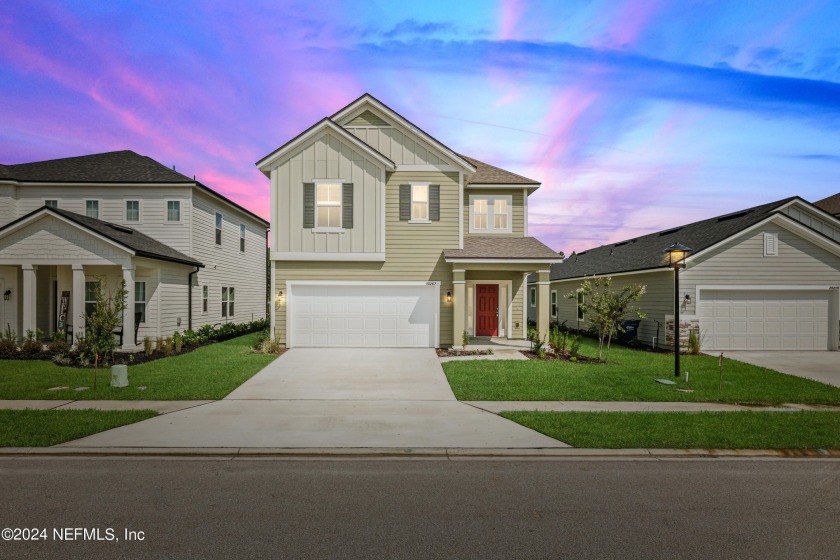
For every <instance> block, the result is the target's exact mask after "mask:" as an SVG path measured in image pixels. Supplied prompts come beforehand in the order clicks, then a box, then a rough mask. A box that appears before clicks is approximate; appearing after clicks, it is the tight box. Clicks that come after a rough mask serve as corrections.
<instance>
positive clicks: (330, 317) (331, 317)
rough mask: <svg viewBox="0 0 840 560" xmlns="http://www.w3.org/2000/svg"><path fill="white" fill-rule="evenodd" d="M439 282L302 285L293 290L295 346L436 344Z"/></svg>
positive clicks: (290, 305)
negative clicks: (437, 283)
mask: <svg viewBox="0 0 840 560" xmlns="http://www.w3.org/2000/svg"><path fill="white" fill-rule="evenodd" d="M438 292H439V289H438V286H436V285H433V284H432V285H426V284H425V283H410V284H409V283H404V284H403V283H385V282H383V283H378V284H373V283H368V284H353V285H344V284H342V285H329V284H328V285H324V284H297V283H294V284H292V285H291V286H290V288H289V299H288V314H289V320H290V324H289V325H288V336H289V338H290V339H291V342H290V346H293V347H294V346H321V347H340V346H343V347H348V346H349V347H369V348H384V347H422V348H428V347H434V346H436V345H437V324H438V309H439V303H438V302H439V298H438Z"/></svg>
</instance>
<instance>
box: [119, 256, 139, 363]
mask: <svg viewBox="0 0 840 560" xmlns="http://www.w3.org/2000/svg"><path fill="white" fill-rule="evenodd" d="M122 270H123V280H125V291H126V292H127V293H126V294H125V311H124V312H123V343H122V347H121V349H122V350H134V348H135V347H136V346H137V345H136V344H135V343H134V265H123V267H122Z"/></svg>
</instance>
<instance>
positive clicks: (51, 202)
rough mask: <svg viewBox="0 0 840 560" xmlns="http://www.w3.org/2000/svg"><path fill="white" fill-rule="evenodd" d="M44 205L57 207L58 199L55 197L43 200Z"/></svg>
mask: <svg viewBox="0 0 840 560" xmlns="http://www.w3.org/2000/svg"><path fill="white" fill-rule="evenodd" d="M44 206H46V207H47V208H58V201H57V200H56V199H54V198H53V199H47V200H45V201H44Z"/></svg>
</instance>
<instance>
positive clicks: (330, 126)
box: [256, 118, 396, 173]
mask: <svg viewBox="0 0 840 560" xmlns="http://www.w3.org/2000/svg"><path fill="white" fill-rule="evenodd" d="M327 131H329V132H333V133H334V134H336V135H338V136H340V137H341V138H343V139H344V140H346V141H347V142H349V143H351V144H353V145H355V146H356V147H358V148H359V149H360V150H362V151H363V152H365V153H366V154H367V155H369V156H370V157H372V158H374V159H375V160H377V161H378V162H380V163H381V164H382V165H384V166H385V168H386V169H388V170H390V171H394V170H395V169H396V164H394V162H393V161H391V160H390V159H388V158H387V157H385V156H384V155H382V154H381V153H379V152H377V151H376V150H374V149H373V148H372V147H371V146H369V145H367V144H365V143H364V142H362V141H361V140H360V139H359V138H357V137H356V136H355V135H354V134H351V133H349V132H347V131H346V130H345V129H343V128H342V127H340V126H338V125H337V124H336V123H335V122H333V121H332V120H330V119H329V118H325V119H323V120H321V121H320V122H318V123H316V124H315V125H313V126H311V127H310V128H309V129H308V130H306V131H304V132H303V133H301V134H299V135H298V136H297V137H295V138H293V139H292V140H290V141H289V142H287V143H286V144H283V145H282V146H280V147H279V148H277V149H276V150H274V151H273V152H271V153H270V154H268V155H267V156H265V157H264V158H262V159H261V160H259V161H258V162H257V163H256V166H257V168H258V169H259V170H260V171H262V172H263V173H265V172H266V170H267V169H268V167H269V166H270V165H271V164H272V163H274V162H276V161H278V160H280V159H283V157H284V156H285V155H286V154H288V153H289V152H292V151H294V150H296V149H297V148H300V147H301V146H303V145H304V144H306V143H307V142H309V141H311V140H312V138H313V137H315V136H317V135H318V134H323V133H324V132H327Z"/></svg>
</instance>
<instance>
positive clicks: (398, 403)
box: [61, 348, 568, 449]
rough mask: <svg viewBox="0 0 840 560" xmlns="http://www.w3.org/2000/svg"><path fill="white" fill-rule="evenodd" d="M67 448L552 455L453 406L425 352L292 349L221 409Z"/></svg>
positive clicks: (543, 440) (514, 428)
mask: <svg viewBox="0 0 840 560" xmlns="http://www.w3.org/2000/svg"><path fill="white" fill-rule="evenodd" d="M61 447H72V448H78V449H82V448H139V447H144V448H240V449H242V448H285V449H289V448H383V447H386V448H402V449H415V448H465V449H466V448H472V449H476V448H519V449H534V448H537V449H539V448H561V447H568V446H567V445H566V444H564V443H562V442H559V441H557V440H555V439H552V438H549V437H548V436H544V435H542V434H540V433H538V432H535V431H533V430H530V429H528V428H525V427H524V426H520V425H518V424H516V423H514V422H510V421H508V420H505V419H504V418H501V417H499V416H497V415H495V414H492V413H489V412H486V411H483V410H479V409H477V408H475V407H472V406H469V405H466V404H463V403H460V402H458V401H457V400H456V399H455V396H454V394H453V393H452V390H451V389H450V388H449V384H448V383H447V382H446V377H445V375H444V373H443V369H442V368H441V366H440V362H439V361H438V359H437V355H436V354H435V351H434V350H432V349H410V350H408V349H337V348H330V349H326V348H312V349H309V348H306V349H303V348H294V349H292V350H289V351H287V352H286V353H285V354H283V355H282V356H280V357H279V358H278V359H277V360H275V361H274V362H272V363H271V364H270V365H269V366H268V367H266V368H265V369H263V370H262V371H261V372H259V373H258V374H257V375H255V376H254V377H253V378H251V379H250V380H249V381H246V382H245V383H244V384H243V385H242V386H240V387H239V388H238V389H236V390H235V391H234V392H233V393H231V394H230V395H229V396H228V397H227V398H225V399H224V400H221V401H217V402H213V403H210V404H206V405H203V406H197V407H193V408H188V409H184V410H180V411H177V412H173V413H170V414H166V415H163V416H158V417H156V418H151V419H149V420H146V421H143V422H138V423H136V424H131V425H128V426H123V427H121V428H116V429H113V430H109V431H107V432H102V433H99V434H94V435H92V436H89V437H86V438H82V439H79V440H75V441H72V442H68V443H65V444H62V446H61Z"/></svg>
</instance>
